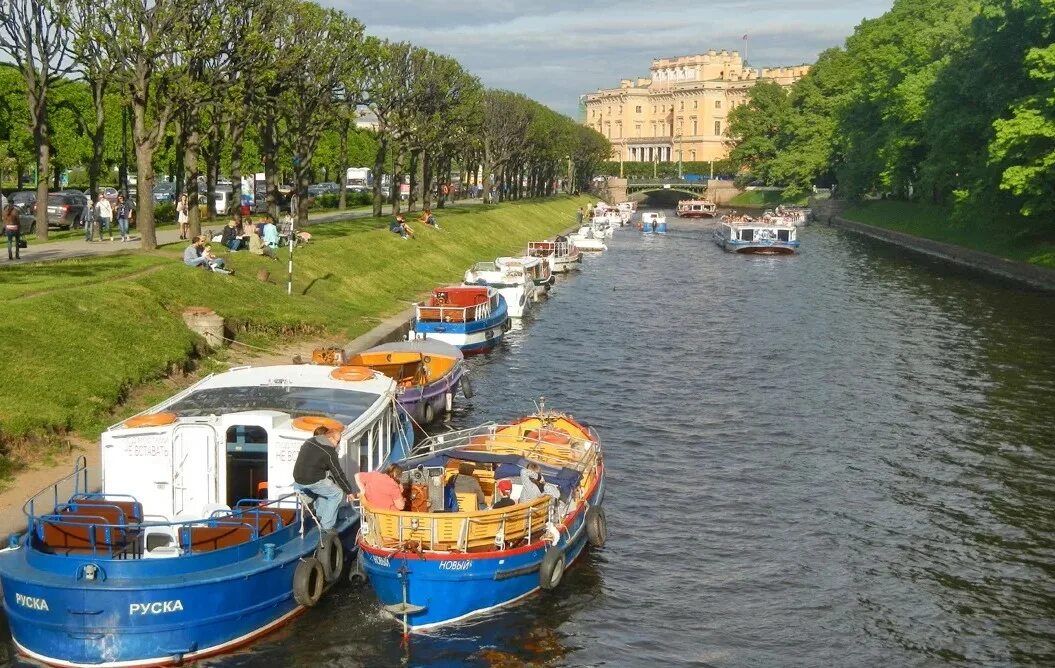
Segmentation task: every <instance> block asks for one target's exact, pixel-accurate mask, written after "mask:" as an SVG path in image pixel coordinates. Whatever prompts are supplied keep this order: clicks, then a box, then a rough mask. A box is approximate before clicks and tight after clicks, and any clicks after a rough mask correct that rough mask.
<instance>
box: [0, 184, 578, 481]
mask: <svg viewBox="0 0 1055 668" xmlns="http://www.w3.org/2000/svg"><path fill="white" fill-rule="evenodd" d="M587 201H589V200H588V198H585V197H583V198H568V197H560V198H556V199H549V200H537V201H528V202H522V203H512V204H502V205H499V206H489V207H485V206H476V207H471V208H466V209H445V210H440V211H437V212H436V218H437V221H438V222H439V224H440V226H441V228H442V229H439V230H434V229H431V228H426V227H425V226H423V225H420V224H417V223H412V227H413V228H414V229H415V231H416V232H417V237H416V238H415V239H412V240H409V241H407V240H403V239H400V238H399V237H398V236H397V235H394V234H392V233H390V232H388V230H387V222H388V220H387V219H386V218H367V219H357V220H350V221H344V222H339V223H330V224H321V225H316V226H312V227H311V228H310V229H311V233H312V235H313V236H314V240H313V242H312V243H311V244H309V245H308V246H306V247H304V248H302V249H298V250H297V252H296V255H295V256H294V260H295V277H294V293H293V295H292V296H287V295H286V284H285V279H286V259H287V255H286V252H287V251H285V250H283V251H281V254H280V261H274V260H268V259H266V258H259V257H254V256H250V255H248V254H246V253H244V252H240V253H233V254H230V255H229V260H228V261H229V265H230V266H231V267H232V268H233V269H235V270H236V273H235V275H233V276H224V275H220V274H214V273H210V272H205V271H201V270H197V269H190V268H187V267H185V266H183V264H182V262H181V258H180V255H181V253H182V250H183V246H182V244H171V245H168V246H166V247H163V248H160V249H158V250H157V251H154V252H153V253H135V254H128V255H119V256H111V257H100V258H84V259H77V260H69V261H65V262H52V263H40V264H27V265H18V266H13V267H4V268H2V269H0V378H3V379H4V382H3V383H2V385H0V471H2V470H3V469H7V470H12V469H17V468H18V466H19V464H21V463H22V462H20V461H12V458H11V457H10V456H9V455H12V454H17V455H18V456H19V457H20V458H27V457H31V456H32V454H33V453H34V452H36V453H37V454H39V453H41V452H43V451H44V450H45V446H44V444H45V443H46V442H47V440H48V439H47V436H48V435H56V434H59V435H61V434H62V433H65V432H67V431H74V432H77V433H81V434H83V435H86V436H89V437H94V436H95V435H96V434H97V432H98V431H99V430H100V429H101V428H102V427H103V426H104V425H105V424H106V422H107V421H114V420H113V418H111V417H109V416H110V415H111V412H112V411H113V409H114V408H115V407H116V406H118V405H119V404H120V403H121V402H122V401H123V400H124V398H125V397H126V396H127V394H128V392H129V391H130V390H132V389H133V388H136V387H138V386H141V385H142V384H144V383H148V382H150V381H153V380H156V379H159V378H162V377H164V376H165V375H166V374H167V373H168V370H169V369H170V368H172V367H173V366H182V365H183V364H184V363H185V362H186V361H187V360H188V359H189V358H190V357H191V356H193V355H194V351H195V348H196V346H197V345H198V344H199V340H198V339H197V338H196V337H195V335H193V334H191V333H190V331H189V330H188V329H187V328H186V327H185V326H184V324H183V321H182V319H181V317H180V312H181V311H182V309H183V308H184V307H186V306H208V307H210V308H213V309H215V310H216V311H217V312H218V313H219V314H220V315H222V316H224V317H225V318H226V319H227V322H228V326H229V328H230V329H231V330H233V331H235V332H236V333H237V338H239V339H240V340H243V341H246V342H249V343H253V344H258V345H265V346H270V347H275V346H276V345H278V344H280V343H281V341H282V340H283V339H288V338H289V337H293V336H298V335H307V334H317V333H323V332H325V333H327V334H330V335H333V336H335V337H340V338H343V339H351V338H353V337H355V336H357V335H359V334H361V333H363V332H365V331H367V330H368V329H370V328H371V327H373V326H374V325H375V324H376V323H377V322H378V321H379V320H380V319H381V318H383V317H385V316H388V315H391V314H393V313H396V312H398V311H399V310H401V309H403V308H406V306H407V304H408V303H409V302H411V301H413V300H415V299H416V298H417V297H418V296H419V295H421V294H422V293H423V292H425V291H427V290H429V289H431V288H432V287H433V286H435V285H437V284H441V283H444V282H456V281H460V280H461V277H462V273H463V272H464V271H465V269H466V268H467V267H468V266H470V265H471V264H472V263H473V262H476V261H478V260H485V259H490V258H494V257H495V256H497V255H502V254H507V253H511V252H514V251H517V250H518V249H521V248H523V247H524V246H525V245H526V243H527V242H528V241H531V240H536V239H541V238H544V237H546V236H552V235H553V234H555V233H556V232H559V231H560V230H562V229H564V228H567V227H569V226H570V225H571V224H572V223H573V222H574V214H575V210H576V209H577V208H578V207H580V206H582V205H584V204H586V202H587ZM260 268H267V269H269V270H270V271H271V273H272V279H271V282H269V283H263V282H260V281H259V280H257V278H256V276H257V272H258V270H259V269H260ZM27 444H28V445H27ZM36 444H39V446H37V445H36ZM34 447H36V449H35V450H34ZM5 460H6V461H5Z"/></svg>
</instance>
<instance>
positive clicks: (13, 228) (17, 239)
mask: <svg viewBox="0 0 1055 668" xmlns="http://www.w3.org/2000/svg"><path fill="white" fill-rule="evenodd" d="M4 236H6V237H7V259H8V260H19V259H21V256H20V255H19V250H20V249H21V244H22V227H21V223H20V222H19V220H18V209H16V208H15V205H14V204H8V205H7V207H6V208H5V209H4ZM12 251H14V253H12Z"/></svg>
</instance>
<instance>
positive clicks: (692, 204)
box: [677, 199, 718, 218]
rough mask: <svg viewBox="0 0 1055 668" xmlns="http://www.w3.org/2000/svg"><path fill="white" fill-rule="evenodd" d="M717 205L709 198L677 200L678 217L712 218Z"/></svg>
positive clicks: (716, 210)
mask: <svg viewBox="0 0 1055 668" xmlns="http://www.w3.org/2000/svg"><path fill="white" fill-rule="evenodd" d="M717 212H718V206H717V205H716V204H715V203H714V202H712V201H711V200H709V199H683V200H681V201H679V202H678V210H677V216H678V217H679V218H714V216H715V214H716V213H717Z"/></svg>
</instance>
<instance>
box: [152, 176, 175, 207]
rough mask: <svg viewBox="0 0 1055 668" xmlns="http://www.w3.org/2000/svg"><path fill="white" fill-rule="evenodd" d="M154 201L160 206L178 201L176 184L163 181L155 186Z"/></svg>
mask: <svg viewBox="0 0 1055 668" xmlns="http://www.w3.org/2000/svg"><path fill="white" fill-rule="evenodd" d="M154 201H155V202H157V203H158V204H161V203H167V202H175V201H176V184H175V183H172V182H171V181H162V182H161V183H159V184H157V185H156V186H154Z"/></svg>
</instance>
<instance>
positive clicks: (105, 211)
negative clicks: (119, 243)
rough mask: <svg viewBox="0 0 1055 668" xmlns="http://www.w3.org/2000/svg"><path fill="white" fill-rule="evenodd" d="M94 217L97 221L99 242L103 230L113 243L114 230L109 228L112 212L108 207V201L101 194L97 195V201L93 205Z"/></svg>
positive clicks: (101, 238) (111, 208)
mask: <svg viewBox="0 0 1055 668" xmlns="http://www.w3.org/2000/svg"><path fill="white" fill-rule="evenodd" d="M95 217H96V218H98V219H99V241H102V240H103V230H106V233H107V234H109V235H110V241H113V240H114V230H113V228H112V227H110V221H111V220H113V217H114V210H113V207H111V206H110V200H108V199H106V197H105V196H103V195H102V194H100V195H99V201H98V202H96V203H95Z"/></svg>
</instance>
